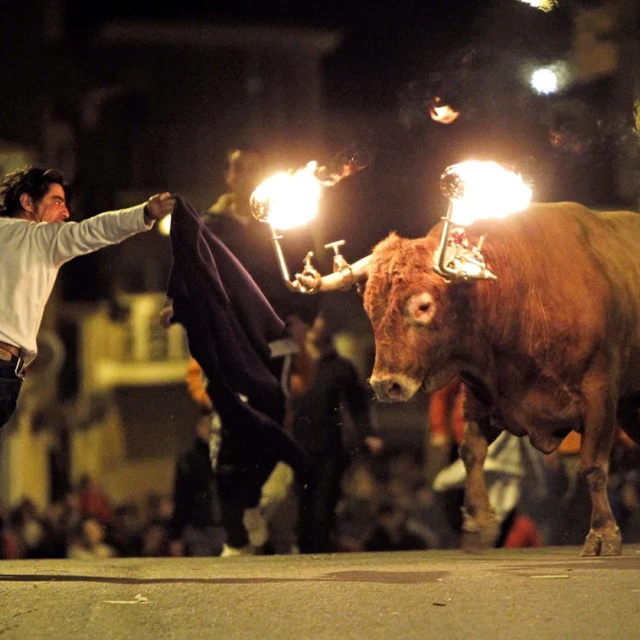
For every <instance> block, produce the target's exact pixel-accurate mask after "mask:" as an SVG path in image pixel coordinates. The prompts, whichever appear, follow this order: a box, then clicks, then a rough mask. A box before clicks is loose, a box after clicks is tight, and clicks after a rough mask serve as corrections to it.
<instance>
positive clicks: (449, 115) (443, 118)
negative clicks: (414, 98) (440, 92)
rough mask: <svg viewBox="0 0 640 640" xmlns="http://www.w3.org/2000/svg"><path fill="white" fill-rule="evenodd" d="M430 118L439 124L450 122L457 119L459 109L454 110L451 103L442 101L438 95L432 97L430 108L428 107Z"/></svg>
mask: <svg viewBox="0 0 640 640" xmlns="http://www.w3.org/2000/svg"><path fill="white" fill-rule="evenodd" d="M429 115H430V116H431V119H432V120H433V121H435V122H439V123H440V124H451V123H452V122H455V121H456V120H457V119H458V116H459V115H460V112H459V111H456V110H455V109H454V108H453V107H452V106H451V105H449V104H445V103H443V102H442V99H441V98H440V97H439V96H436V97H435V98H434V99H433V102H432V104H431V108H430V109H429Z"/></svg>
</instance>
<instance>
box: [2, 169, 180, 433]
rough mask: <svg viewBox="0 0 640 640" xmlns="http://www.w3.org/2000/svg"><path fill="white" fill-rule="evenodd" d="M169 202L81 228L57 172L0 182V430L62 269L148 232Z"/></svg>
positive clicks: (156, 199) (166, 198) (155, 201)
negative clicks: (133, 236) (75, 261)
mask: <svg viewBox="0 0 640 640" xmlns="http://www.w3.org/2000/svg"><path fill="white" fill-rule="evenodd" d="M173 204H174V198H173V197H172V196H171V195H170V194H169V193H163V194H159V195H155V196H153V197H152V198H150V200H149V201H148V202H147V203H143V204H140V205H137V206H135V207H131V208H129V209H123V210H120V211H109V212H106V213H102V214H100V215H97V216H95V217H92V218H89V219H87V220H83V221H82V222H68V223H67V222H66V221H67V220H68V219H69V217H70V215H71V214H70V213H69V208H68V206H67V188H66V186H65V185H64V181H63V177H62V174H60V173H59V172H57V171H55V170H51V169H49V170H44V169H41V168H38V167H29V168H25V169H21V170H19V171H15V172H13V173H10V174H8V175H7V176H5V177H4V178H3V179H2V181H1V182H0V246H1V247H2V250H1V251H0V272H2V277H1V278H0V427H1V426H2V425H4V424H6V422H7V421H8V420H9V418H10V417H11V415H12V414H13V412H14V411H15V407H16V403H17V400H18V394H19V393H20V387H21V386H22V379H23V377H24V372H25V369H26V368H27V367H28V366H29V364H31V362H32V361H33V360H34V358H35V357H36V353H37V347H36V338H37V335H38V330H39V328H40V323H41V321H42V315H43V313H44V308H45V305H46V303H47V300H48V299H49V296H50V295H51V291H52V290H53V286H54V284H55V281H56V277H57V275H58V271H59V269H60V267H61V266H62V265H63V264H64V263H65V262H68V261H69V260H71V259H72V258H75V257H77V256H81V255H85V254H87V253H91V252H93V251H96V250H98V249H101V248H102V247H106V246H108V245H112V244H116V243H118V242H121V241H122V240H125V239H126V238H128V237H129V236H132V235H134V234H136V233H140V232H142V231H147V230H148V229H151V227H152V226H153V224H154V222H155V221H156V220H160V219H161V218H163V217H164V216H165V215H167V214H169V213H171V211H172V209H173Z"/></svg>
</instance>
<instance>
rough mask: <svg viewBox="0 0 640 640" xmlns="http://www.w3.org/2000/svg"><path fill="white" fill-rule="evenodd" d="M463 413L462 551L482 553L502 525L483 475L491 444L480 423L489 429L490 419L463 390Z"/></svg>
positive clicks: (491, 542)
mask: <svg viewBox="0 0 640 640" xmlns="http://www.w3.org/2000/svg"><path fill="white" fill-rule="evenodd" d="M463 412H464V422H465V429H464V438H463V441H462V444H461V445H460V457H461V458H462V462H463V463H464V466H465V469H466V472H467V479H466V484H465V492H464V503H463V507H462V517H463V521H462V548H463V549H464V550H465V551H469V552H480V551H486V550H487V549H490V548H491V547H493V546H494V544H495V542H496V540H497V539H498V534H499V532H500V523H499V521H498V518H497V517H496V514H495V512H494V510H493V509H492V508H491V504H490V503H489V495H488V493H487V485H486V482H485V476H484V462H485V459H486V457H487V449H488V447H489V443H488V442H487V438H486V437H485V435H484V434H483V433H482V430H481V428H480V423H482V424H484V425H485V426H487V427H488V418H487V416H486V414H485V412H484V410H482V409H481V407H480V405H479V404H478V401H477V400H475V398H473V396H471V394H470V393H469V392H468V390H466V389H464V391H463ZM485 432H486V431H485Z"/></svg>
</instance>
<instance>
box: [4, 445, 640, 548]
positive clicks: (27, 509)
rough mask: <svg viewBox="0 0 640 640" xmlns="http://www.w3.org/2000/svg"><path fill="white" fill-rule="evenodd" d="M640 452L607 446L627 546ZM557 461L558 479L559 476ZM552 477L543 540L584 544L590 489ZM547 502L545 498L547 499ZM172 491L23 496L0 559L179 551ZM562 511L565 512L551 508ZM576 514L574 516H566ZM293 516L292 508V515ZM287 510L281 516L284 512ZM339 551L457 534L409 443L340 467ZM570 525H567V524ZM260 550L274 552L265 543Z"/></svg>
mask: <svg viewBox="0 0 640 640" xmlns="http://www.w3.org/2000/svg"><path fill="white" fill-rule="evenodd" d="M639 457H640V453H639V452H638V450H637V449H635V450H620V451H619V452H618V453H617V454H615V452H614V457H613V466H612V474H611V482H610V499H611V502H612V506H613V508H614V510H615V512H616V517H617V519H618V523H619V524H620V527H621V529H622V535H623V540H624V541H625V543H627V544H631V543H639V542H640V471H639V470H640V465H639V464H638V458H639ZM558 469H560V467H556V469H555V473H556V480H557V478H558V477H561V476H562V473H561V472H560V471H559V470H558ZM570 486H571V483H570V482H557V483H556V485H555V486H552V487H550V489H551V492H550V493H549V494H548V495H547V496H546V497H545V498H544V500H543V501H542V502H538V503H533V504H532V503H531V501H528V502H527V501H525V502H524V505H523V507H522V508H523V509H525V510H528V511H529V515H530V516H531V518H532V519H533V520H534V521H535V523H536V525H537V527H538V530H539V532H540V544H581V542H582V539H583V537H584V535H585V534H586V530H587V527H588V513H589V509H590V503H589V496H588V491H584V495H581V493H582V490H581V489H580V483H578V486H577V487H574V488H572V489H571V488H570ZM545 500H546V503H545ZM173 506H174V505H173V503H172V499H171V497H170V496H159V495H155V494H150V495H148V496H146V498H145V499H144V500H143V502H142V503H138V502H131V503H127V504H120V505H114V504H113V503H112V501H111V500H110V499H109V497H108V496H106V495H105V493H104V492H103V491H102V490H101V489H100V487H99V486H98V484H96V483H95V482H94V481H92V479H91V478H89V477H85V478H83V479H82V480H81V482H80V483H79V485H78V487H77V489H76V490H75V491H73V492H72V493H70V494H69V495H68V496H67V498H66V500H65V501H64V502H58V503H54V504H52V505H50V506H49V507H47V508H45V509H38V508H37V507H36V506H35V505H34V503H33V502H32V501H31V500H29V499H24V500H22V501H21V502H20V503H19V504H17V505H15V506H14V507H13V508H11V509H10V510H7V511H5V512H2V511H0V541H1V548H0V551H1V557H2V558H3V559H20V558H31V559H35V558H77V559H91V558H109V557H163V556H171V555H176V553H175V551H172V548H171V545H170V523H171V517H172V513H173ZM557 513H562V514H563V515H564V517H563V518H562V519H558V518H555V519H554V518H553V514H557ZM572 513H573V516H572ZM289 516H290V514H289ZM289 516H287V515H285V516H284V517H289ZM336 526H337V529H336V540H335V547H336V549H337V551H338V552H353V551H402V550H415V549H455V548H457V547H458V543H459V540H458V536H459V532H458V531H456V529H455V527H454V526H452V523H451V520H450V518H448V517H447V513H446V509H444V508H443V505H442V503H441V502H440V500H439V496H438V494H437V493H436V492H434V491H433V490H432V489H431V487H430V486H429V485H428V484H427V483H426V482H425V480H424V465H423V462H422V459H421V456H420V455H417V454H416V453H415V452H414V451H413V450H398V451H387V452H386V453H385V454H384V455H379V456H369V455H362V456H360V457H356V458H354V459H353V460H351V462H350V464H349V465H348V467H347V468H346V470H345V473H344V476H343V481H342V491H341V498H340V501H339V503H338V507H337V523H336ZM567 527H569V528H570V529H571V530H568V529H567ZM257 552H258V553H274V552H277V550H276V551H274V550H273V548H272V547H271V546H270V545H269V541H268V540H267V541H266V542H265V545H264V547H263V548H262V549H258V550H257Z"/></svg>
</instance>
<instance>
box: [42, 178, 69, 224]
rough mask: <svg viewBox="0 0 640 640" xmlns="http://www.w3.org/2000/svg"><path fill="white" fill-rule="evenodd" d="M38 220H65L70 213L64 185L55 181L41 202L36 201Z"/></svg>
mask: <svg viewBox="0 0 640 640" xmlns="http://www.w3.org/2000/svg"><path fill="white" fill-rule="evenodd" d="M34 207H35V219H36V220H37V221H38V222H64V221H65V220H66V219H67V218H68V217H69V215H70V213H69V209H67V200H66V198H65V194H64V189H63V188H62V185H60V184H57V183H53V184H52V185H51V186H50V187H49V191H47V193H46V194H45V195H44V197H43V198H42V200H40V202H37V203H34Z"/></svg>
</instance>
